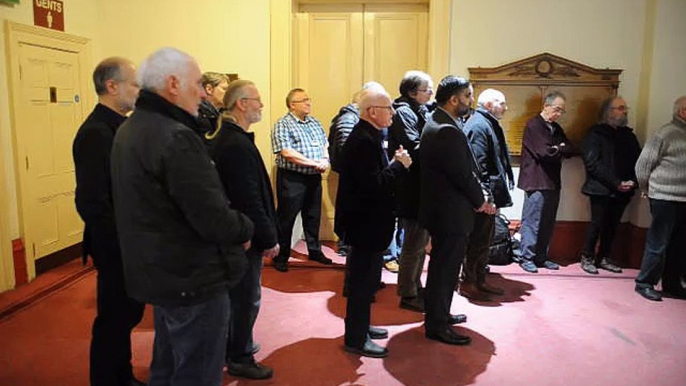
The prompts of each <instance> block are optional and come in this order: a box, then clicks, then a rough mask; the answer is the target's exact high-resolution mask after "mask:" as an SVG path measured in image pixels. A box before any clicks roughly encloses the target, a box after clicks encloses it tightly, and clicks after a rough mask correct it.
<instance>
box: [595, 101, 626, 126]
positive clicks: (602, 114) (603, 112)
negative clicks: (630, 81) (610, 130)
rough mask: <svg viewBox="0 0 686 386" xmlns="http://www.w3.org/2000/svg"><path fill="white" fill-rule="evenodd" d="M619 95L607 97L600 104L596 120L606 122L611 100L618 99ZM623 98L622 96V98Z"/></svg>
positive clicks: (610, 108)
mask: <svg viewBox="0 0 686 386" xmlns="http://www.w3.org/2000/svg"><path fill="white" fill-rule="evenodd" d="M620 98H622V97H620V96H614V97H609V98H607V99H605V100H604V101H603V103H601V104H600V111H599V112H598V121H599V122H600V123H607V119H608V117H609V116H610V110H612V102H614V101H615V100H617V99H620ZM622 99H623V98H622Z"/></svg>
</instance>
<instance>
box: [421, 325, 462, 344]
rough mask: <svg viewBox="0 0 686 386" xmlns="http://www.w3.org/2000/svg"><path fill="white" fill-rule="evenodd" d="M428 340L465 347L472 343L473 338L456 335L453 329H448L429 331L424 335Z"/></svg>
mask: <svg viewBox="0 0 686 386" xmlns="http://www.w3.org/2000/svg"><path fill="white" fill-rule="evenodd" d="M424 335H425V336H426V337H427V338H428V339H432V340H437V341H439V342H443V343H447V344H454V345H457V346H463V345H466V344H469V343H471V342H472V338H470V337H468V336H464V335H460V334H458V333H456V332H455V331H454V330H453V329H452V328H450V327H446V328H445V329H443V330H439V331H427V332H426V333H425V334H424Z"/></svg>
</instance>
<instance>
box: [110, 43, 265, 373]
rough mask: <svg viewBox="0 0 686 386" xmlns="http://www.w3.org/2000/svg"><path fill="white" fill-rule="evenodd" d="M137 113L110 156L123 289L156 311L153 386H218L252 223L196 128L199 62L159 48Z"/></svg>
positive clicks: (143, 72) (145, 71)
mask: <svg viewBox="0 0 686 386" xmlns="http://www.w3.org/2000/svg"><path fill="white" fill-rule="evenodd" d="M138 83H139V84H140V86H141V92H140V96H139V98H138V100H137V101H136V110H135V112H134V113H133V114H132V115H131V117H130V118H129V119H128V120H127V121H126V122H125V123H124V124H123V125H122V126H121V127H120V128H119V130H118V131H117V134H116V136H115V138H114V146H113V149H112V190H113V196H114V211H115V217H116V222H117V229H118V230H119V236H120V246H121V250H122V259H123V262H124V275H125V278H126V289H127V291H128V293H129V295H130V296H131V297H133V298H134V299H136V300H138V301H141V302H145V303H149V304H152V305H153V306H154V318H155V319H154V323H155V341H154V346H153V358H152V362H151V364H150V380H149V385H150V386H161V385H175V386H191V385H192V386H219V385H220V384H221V382H222V367H223V365H224V359H225V358H224V355H225V349H226V340H225V339H222V337H225V336H226V334H227V325H228V317H229V298H228V291H227V289H228V288H230V287H231V286H232V285H233V284H235V283H236V282H237V281H238V280H239V279H240V278H241V277H242V275H243V273H244V272H245V266H246V258H245V252H244V249H247V248H249V247H250V238H251V237H252V233H253V225H252V222H251V221H250V220H249V219H248V218H247V217H246V216H244V215H242V214H240V213H239V212H237V211H235V210H233V209H231V208H230V207H229V202H228V201H227V199H226V196H225V195H224V191H223V189H222V184H221V181H220V180H219V176H218V175H217V171H216V170H215V168H214V166H213V165H212V161H211V159H210V157H209V155H208V153H207V151H206V150H205V147H204V145H203V143H202V141H201V139H200V137H199V136H198V135H197V134H196V133H195V131H194V130H195V129H197V126H196V125H197V120H196V117H197V115H198V106H199V105H200V101H201V99H202V97H203V96H204V95H205V90H204V89H203V88H202V73H201V72H200V67H199V66H198V64H197V62H196V61H195V59H193V58H192V57H191V56H189V55H188V54H186V53H184V52H181V51H179V50H177V49H174V48H162V49H160V50H158V51H156V52H154V53H153V54H152V55H150V56H149V57H148V58H147V59H146V60H145V61H144V62H143V64H141V66H140V68H139V72H138Z"/></svg>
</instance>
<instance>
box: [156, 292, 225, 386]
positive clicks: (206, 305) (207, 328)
mask: <svg viewBox="0 0 686 386" xmlns="http://www.w3.org/2000/svg"><path fill="white" fill-rule="evenodd" d="M153 310H154V318H155V342H154V345H153V354H152V362H151V363H150V381H149V382H148V385H149V386H220V385H221V383H222V368H223V367H224V355H225V353H224V351H225V350H226V341H225V340H224V339H223V337H225V336H226V333H227V325H228V321H229V296H228V293H227V291H222V292H221V293H219V294H218V295H217V296H216V297H214V298H212V299H210V300H207V301H205V302H203V303H200V304H195V305H192V306H178V307H162V306H155V307H154V309H153Z"/></svg>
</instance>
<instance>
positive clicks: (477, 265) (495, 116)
mask: <svg viewBox="0 0 686 386" xmlns="http://www.w3.org/2000/svg"><path fill="white" fill-rule="evenodd" d="M477 105H478V107H477V109H476V110H474V112H473V114H472V116H471V117H470V118H469V120H468V121H467V123H466V124H465V126H464V133H465V135H467V139H468V140H469V144H470V147H471V150H472V153H473V154H474V158H475V160H476V164H477V175H478V176H479V179H480V181H481V184H482V186H484V187H486V189H488V191H489V193H490V194H491V198H492V201H493V203H494V204H495V206H496V208H503V207H508V206H512V198H511V197H510V192H509V191H510V190H511V189H513V188H514V177H513V173H512V166H511V165H510V152H509V150H508V149H507V143H506V142H505V133H504V132H503V128H502V127H501V126H500V123H499V121H500V119H502V118H503V114H505V112H506V111H507V103H506V101H505V95H504V94H503V93H502V92H500V91H498V90H494V89H490V88H489V89H486V90H484V91H482V92H481V94H479V99H478V101H477ZM494 226H495V217H494V216H491V215H488V214H485V213H476V214H475V215H474V231H473V232H472V234H471V235H470V237H469V246H468V247H467V254H466V256H465V263H464V270H463V275H462V279H463V280H462V283H461V284H460V295H462V296H464V297H466V298H469V299H473V300H481V301H488V300H490V295H502V294H504V293H505V292H504V291H503V290H502V289H501V288H498V287H494V286H492V285H489V284H488V283H487V282H486V268H487V265H488V252H489V246H490V245H491V240H492V239H493V228H494Z"/></svg>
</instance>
